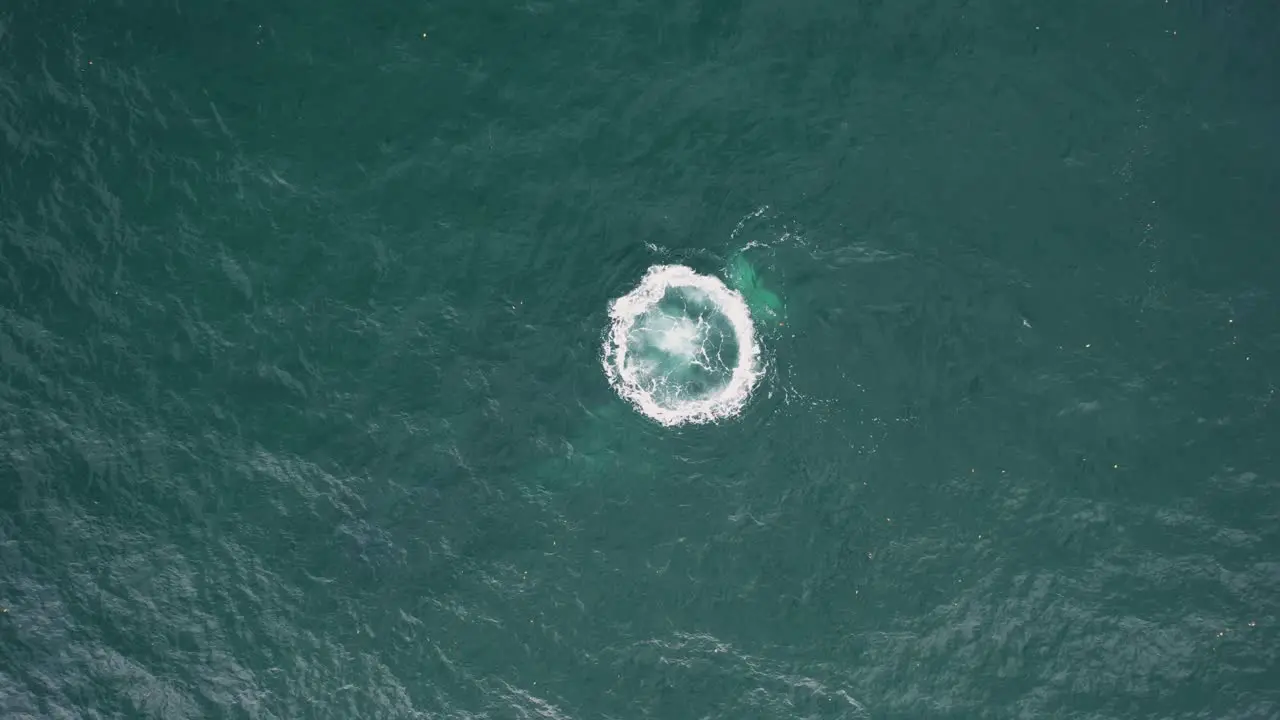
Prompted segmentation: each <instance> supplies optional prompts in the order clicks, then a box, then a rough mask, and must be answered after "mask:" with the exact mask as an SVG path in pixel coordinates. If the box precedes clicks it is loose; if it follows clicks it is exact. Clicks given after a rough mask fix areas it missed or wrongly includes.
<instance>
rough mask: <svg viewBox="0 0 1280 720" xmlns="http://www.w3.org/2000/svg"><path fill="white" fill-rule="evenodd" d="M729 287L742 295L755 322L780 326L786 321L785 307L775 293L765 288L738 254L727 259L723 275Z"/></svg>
mask: <svg viewBox="0 0 1280 720" xmlns="http://www.w3.org/2000/svg"><path fill="white" fill-rule="evenodd" d="M725 274H726V275H727V279H728V281H729V285H730V286H731V287H732V288H733V289H734V290H737V291H738V292H739V293H741V294H742V297H743V299H745V300H746V301H747V307H748V308H750V309H751V315H752V316H753V317H754V318H755V319H756V322H759V323H765V324H770V325H773V324H777V325H782V324H784V323H785V321H786V306H785V304H784V303H783V302H782V298H781V297H779V296H778V294H777V293H776V292H774V291H773V290H770V289H769V288H767V287H765V285H764V283H762V282H761V280H760V275H759V273H757V272H756V269H755V268H754V267H752V265H751V262H750V261H749V260H747V257H746V255H744V254H743V253H738V254H736V255H734V256H733V257H732V258H730V259H729V266H728V269H727V271H726V273H725Z"/></svg>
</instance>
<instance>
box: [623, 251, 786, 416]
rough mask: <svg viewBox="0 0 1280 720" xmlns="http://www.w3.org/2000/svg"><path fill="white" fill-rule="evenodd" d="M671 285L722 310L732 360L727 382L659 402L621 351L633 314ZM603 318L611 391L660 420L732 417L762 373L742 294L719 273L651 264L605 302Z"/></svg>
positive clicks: (642, 311) (650, 305)
mask: <svg viewBox="0 0 1280 720" xmlns="http://www.w3.org/2000/svg"><path fill="white" fill-rule="evenodd" d="M671 289H681V290H692V291H695V292H700V293H702V294H704V295H705V296H706V297H707V298H708V299H709V300H710V301H711V302H712V303H713V304H714V305H715V306H716V308H717V309H718V310H719V311H720V312H721V313H723V314H724V317H725V318H726V319H727V320H728V321H729V324H730V325H731V326H732V328H733V334H734V337H735V339H736V341H737V344H738V362H737V365H735V366H734V368H733V373H732V374H731V375H730V377H729V380H728V382H726V383H725V384H724V385H723V386H721V387H719V388H717V389H716V390H714V391H712V392H711V393H709V394H707V395H704V396H701V397H695V398H685V399H681V400H680V401H678V402H675V403H664V402H661V401H659V400H658V398H656V397H655V396H654V395H653V393H652V392H650V391H649V390H648V389H646V386H645V383H644V381H643V379H642V378H641V377H640V376H639V374H638V372H639V369H640V367H641V366H639V365H636V366H631V365H628V363H627V351H628V338H629V337H630V334H631V331H632V329H633V328H634V326H635V323H636V320H637V318H639V317H641V316H642V315H644V314H645V313H646V312H648V311H649V310H651V309H653V308H654V307H655V306H657V304H658V303H659V302H660V301H661V300H662V298H663V297H664V296H665V295H666V293H667V291H668V290H671ZM609 318H610V323H611V326H610V329H609V332H608V334H607V336H606V337H605V341H604V357H603V358H602V361H603V365H604V373H605V376H606V377H608V379H609V384H610V385H611V386H612V387H613V389H614V392H616V393H618V395H619V396H620V397H621V398H623V399H624V400H626V401H628V402H630V403H631V404H632V405H634V406H635V407H636V409H637V410H639V411H640V412H641V413H643V414H644V415H646V416H647V417H649V418H651V419H653V420H655V421H657V422H658V423H660V424H662V425H667V426H674V425H683V424H686V423H709V422H715V421H717V420H721V419H724V418H727V417H732V416H734V415H736V414H738V412H739V411H741V410H742V407H743V405H745V404H746V401H747V399H748V398H750V397H751V391H752V390H753V389H754V388H755V386H756V383H757V382H759V380H760V377H761V376H762V375H763V369H762V368H761V365H760V347H759V345H758V344H757V343H756V332H755V325H754V324H752V321H751V310H750V308H748V306H747V302H746V300H744V299H743V297H742V295H741V294H739V293H738V292H736V291H734V290H731V289H729V288H728V287H727V286H725V284H724V282H722V281H721V280H720V279H719V278H716V277H713V276H709V275H699V274H698V273H696V272H694V271H693V270H692V269H690V268H688V267H685V266H683V265H654V266H653V267H650V268H649V270H648V271H647V272H646V273H645V275H644V277H643V278H641V280H640V283H639V284H638V285H637V286H636V288H635V289H634V290H632V291H631V292H629V293H627V294H626V295H623V296H622V297H619V298H617V299H615V300H614V301H613V302H612V303H610V305H609Z"/></svg>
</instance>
